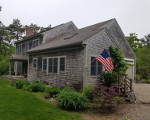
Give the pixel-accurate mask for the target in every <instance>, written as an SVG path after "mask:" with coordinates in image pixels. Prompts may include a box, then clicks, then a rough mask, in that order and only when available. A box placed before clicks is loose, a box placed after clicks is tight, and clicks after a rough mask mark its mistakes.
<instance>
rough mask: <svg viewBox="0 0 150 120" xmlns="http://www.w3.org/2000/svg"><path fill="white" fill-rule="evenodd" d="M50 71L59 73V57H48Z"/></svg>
mask: <svg viewBox="0 0 150 120" xmlns="http://www.w3.org/2000/svg"><path fill="white" fill-rule="evenodd" d="M48 72H49V73H58V58H49V59H48Z"/></svg>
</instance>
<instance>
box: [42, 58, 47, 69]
mask: <svg viewBox="0 0 150 120" xmlns="http://www.w3.org/2000/svg"><path fill="white" fill-rule="evenodd" d="M44 59H46V60H47V64H48V58H47V57H43V58H42V72H46V71H48V70H47V69H48V67H47V66H46V67H47V68H46V70H43V60H44Z"/></svg>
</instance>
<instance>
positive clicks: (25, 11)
mask: <svg viewBox="0 0 150 120" xmlns="http://www.w3.org/2000/svg"><path fill="white" fill-rule="evenodd" d="M0 6H2V11H1V12H0V21H2V22H3V24H4V25H6V26H7V25H9V24H11V23H12V21H13V19H19V20H20V21H21V23H22V24H23V25H30V24H31V23H34V24H37V25H39V26H43V27H47V26H49V25H51V26H52V27H54V26H56V25H59V24H62V23H66V22H69V21H73V22H74V23H75V25H76V26H77V27H78V28H82V27H85V26H89V25H92V24H96V23H99V22H102V21H106V20H109V19H112V18H116V20H117V21H118V23H119V25H120V27H121V28H122V30H123V32H124V34H125V36H128V35H129V33H137V34H138V37H139V38H143V37H144V35H147V34H148V33H150V0H0Z"/></svg>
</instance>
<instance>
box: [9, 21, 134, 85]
mask: <svg viewBox="0 0 150 120" xmlns="http://www.w3.org/2000/svg"><path fill="white" fill-rule="evenodd" d="M26 36H27V37H26V38H25V39H23V40H21V41H18V42H16V54H14V55H12V56H11V58H10V61H11V63H12V62H14V72H13V74H14V75H16V76H17V75H26V74H27V78H28V80H29V81H33V80H39V81H41V82H45V81H46V82H47V83H62V84H64V83H65V82H69V83H70V84H72V85H74V86H76V87H79V88H80V87H82V86H83V85H88V84H94V83H96V82H97V76H98V75H100V74H101V73H102V71H104V68H103V66H102V65H101V64H100V63H99V62H98V61H96V60H94V59H95V58H96V57H97V56H98V55H99V54H100V53H101V52H102V51H103V50H104V49H106V50H107V49H108V48H109V46H113V47H119V48H120V49H121V50H122V54H123V55H124V57H125V60H126V61H127V62H129V63H131V64H133V65H132V66H130V67H129V69H128V70H127V73H128V74H129V76H130V77H131V78H134V76H135V59H136V58H135V55H134V52H133V51H132V49H131V47H130V45H129V43H128V42H127V40H126V38H125V36H124V34H123V32H122V30H121V28H120V26H119V25H118V23H117V21H116V19H111V20H108V21H104V22H101V23H97V24H94V25H91V26H87V27H84V28H81V29H78V28H77V27H76V26H75V24H74V23H73V22H68V23H65V24H61V25H59V26H56V27H53V28H50V29H48V30H46V31H43V32H41V33H38V34H33V30H32V29H31V28H28V29H27V31H26ZM91 61H93V62H92V63H91ZM11 70H12V69H11V64H10V74H11V73H12V71H11Z"/></svg>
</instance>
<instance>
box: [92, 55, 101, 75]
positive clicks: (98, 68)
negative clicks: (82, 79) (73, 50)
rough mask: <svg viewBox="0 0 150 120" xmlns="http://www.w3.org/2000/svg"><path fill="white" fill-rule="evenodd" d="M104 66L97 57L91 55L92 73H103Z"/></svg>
mask: <svg viewBox="0 0 150 120" xmlns="http://www.w3.org/2000/svg"><path fill="white" fill-rule="evenodd" d="M102 71H103V68H102V64H101V63H100V62H99V61H97V60H96V58H95V57H91V75H92V76H97V75H100V74H102Z"/></svg>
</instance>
